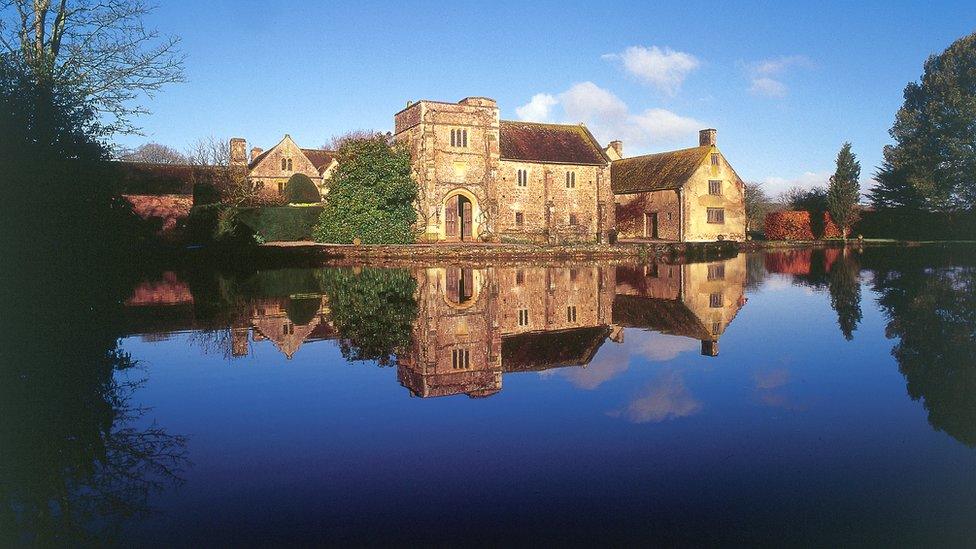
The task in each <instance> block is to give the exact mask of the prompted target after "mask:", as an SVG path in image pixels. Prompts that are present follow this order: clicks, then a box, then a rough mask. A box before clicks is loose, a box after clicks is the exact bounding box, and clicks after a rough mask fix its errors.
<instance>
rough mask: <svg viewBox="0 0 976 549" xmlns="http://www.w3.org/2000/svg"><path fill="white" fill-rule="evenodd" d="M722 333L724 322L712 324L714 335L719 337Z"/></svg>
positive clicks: (717, 321)
mask: <svg viewBox="0 0 976 549" xmlns="http://www.w3.org/2000/svg"><path fill="white" fill-rule="evenodd" d="M721 331H722V321H721V320H716V321H714V322H712V334H713V335H717V334H718V333H719V332H721Z"/></svg>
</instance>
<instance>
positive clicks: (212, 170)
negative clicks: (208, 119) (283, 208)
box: [186, 136, 283, 206]
mask: <svg viewBox="0 0 976 549" xmlns="http://www.w3.org/2000/svg"><path fill="white" fill-rule="evenodd" d="M186 158H187V161H188V162H189V163H190V164H193V165H195V166H197V176H196V181H195V183H203V184H209V185H213V188H214V190H215V191H216V192H217V193H218V194H219V200H220V202H222V203H224V204H233V205H235V206H251V205H256V204H269V205H278V204H279V203H281V202H282V201H283V198H281V197H276V196H272V197H269V196H266V195H263V194H262V193H261V190H260V189H259V188H258V187H257V185H255V184H254V182H253V181H251V179H250V178H249V177H248V175H247V169H246V168H244V167H242V166H234V165H231V163H230V140H228V139H218V138H216V137H214V136H210V137H204V138H201V139H198V140H197V141H196V142H195V143H194V144H193V145H191V146H190V148H189V149H187V151H186Z"/></svg>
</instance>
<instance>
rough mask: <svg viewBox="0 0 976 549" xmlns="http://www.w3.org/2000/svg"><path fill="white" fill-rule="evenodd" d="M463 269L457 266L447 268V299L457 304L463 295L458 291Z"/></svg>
mask: <svg viewBox="0 0 976 549" xmlns="http://www.w3.org/2000/svg"><path fill="white" fill-rule="evenodd" d="M460 278H461V269H458V268H457V267H448V268H447V300H448V301H450V302H451V303H454V304H455V305H457V304H458V303H460V302H461V295H460V292H459V291H458V286H460Z"/></svg>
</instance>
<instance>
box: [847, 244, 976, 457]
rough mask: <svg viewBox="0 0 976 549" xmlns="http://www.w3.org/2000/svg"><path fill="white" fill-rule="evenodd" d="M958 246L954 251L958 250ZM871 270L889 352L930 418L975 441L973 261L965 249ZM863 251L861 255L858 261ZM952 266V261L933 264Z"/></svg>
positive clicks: (962, 439)
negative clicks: (895, 341)
mask: <svg viewBox="0 0 976 549" xmlns="http://www.w3.org/2000/svg"><path fill="white" fill-rule="evenodd" d="M960 251H961V250H958V249H957V253H958V252H960ZM899 255H902V256H903V257H901V259H900V260H898V261H897V263H896V264H891V263H886V264H882V263H881V260H882V259H881V258H878V259H879V261H878V263H879V265H878V267H877V268H876V274H875V277H874V289H875V291H876V292H878V294H879V295H880V297H879V299H878V303H879V304H880V305H881V307H882V308H883V310H884V312H885V314H886V315H887V317H888V321H889V322H888V325H887V328H886V335H887V336H888V337H890V338H898V339H899V341H898V344H896V345H895V346H894V348H893V349H892V351H891V354H892V356H894V357H895V359H896V360H897V361H898V367H899V371H901V373H902V374H903V375H904V376H905V379H906V381H907V383H908V394H909V395H911V397H912V398H913V399H916V400H917V399H922V400H923V401H924V405H925V409H926V410H927V411H928V414H929V423H930V424H931V425H932V427H934V428H935V429H938V430H941V431H945V432H946V433H948V434H949V435H951V436H952V437H953V438H955V439H956V440H959V441H960V442H962V443H964V444H966V445H968V446H976V398H974V395H976V267H974V265H976V263H974V258H973V256H972V253H971V252H970V253H966V254H962V253H959V254H958V255H956V257H954V258H952V261H951V262H949V261H946V258H947V257H948V256H949V254H948V253H945V252H943V253H942V254H939V255H938V256H936V255H935V254H932V255H929V254H926V253H923V252H921V251H917V252H914V253H912V254H911V255H908V256H906V255H905V254H902V253H899ZM867 261H869V255H868V254H865V262H866V263H867ZM946 263H951V265H952V266H938V265H940V264H942V265H945V264H946Z"/></svg>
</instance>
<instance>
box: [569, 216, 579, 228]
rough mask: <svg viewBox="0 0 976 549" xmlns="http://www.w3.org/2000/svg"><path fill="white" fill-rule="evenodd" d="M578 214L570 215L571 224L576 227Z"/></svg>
mask: <svg viewBox="0 0 976 549" xmlns="http://www.w3.org/2000/svg"><path fill="white" fill-rule="evenodd" d="M577 221H578V220H577V219H576V214H569V224H570V225H576V223H577Z"/></svg>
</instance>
